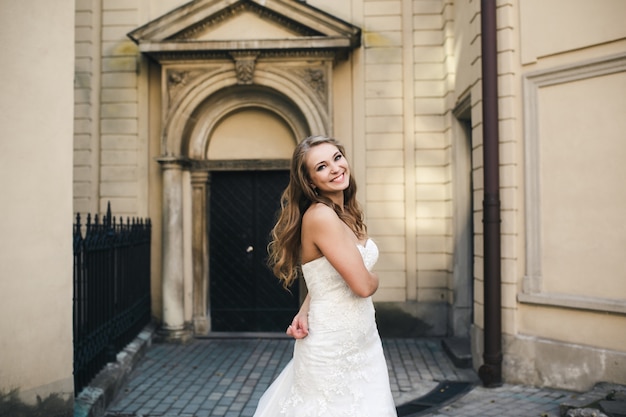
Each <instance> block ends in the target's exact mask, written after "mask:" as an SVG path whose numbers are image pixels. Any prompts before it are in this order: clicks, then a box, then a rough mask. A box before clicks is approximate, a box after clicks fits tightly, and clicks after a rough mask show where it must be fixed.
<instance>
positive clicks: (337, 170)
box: [304, 143, 350, 198]
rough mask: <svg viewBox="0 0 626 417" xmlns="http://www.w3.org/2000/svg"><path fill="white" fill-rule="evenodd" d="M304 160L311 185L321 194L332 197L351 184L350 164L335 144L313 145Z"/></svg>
mask: <svg viewBox="0 0 626 417" xmlns="http://www.w3.org/2000/svg"><path fill="white" fill-rule="evenodd" d="M304 162H305V164H306V168H307V171H308V173H309V178H310V181H311V185H312V187H313V188H314V189H316V190H317V192H318V193H319V194H320V195H323V196H326V197H329V198H330V197H331V196H332V195H333V194H337V193H343V191H344V190H345V189H346V188H348V185H350V165H349V164H348V161H347V160H346V158H345V157H344V156H343V154H342V153H341V152H340V151H339V149H338V148H337V147H336V146H335V145H333V144H330V143H321V144H319V145H315V146H313V147H311V148H310V149H309V151H308V152H307V155H306V157H305V161H304Z"/></svg>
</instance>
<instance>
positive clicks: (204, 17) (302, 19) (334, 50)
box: [128, 0, 361, 61]
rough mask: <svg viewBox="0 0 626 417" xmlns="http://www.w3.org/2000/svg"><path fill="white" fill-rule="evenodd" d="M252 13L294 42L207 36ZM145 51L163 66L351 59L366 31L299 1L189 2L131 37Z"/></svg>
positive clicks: (214, 0) (233, 0)
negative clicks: (244, 55) (236, 57)
mask: <svg viewBox="0 0 626 417" xmlns="http://www.w3.org/2000/svg"><path fill="white" fill-rule="evenodd" d="M244 12H252V13H254V14H255V15H257V16H258V18H259V19H262V20H265V21H272V22H273V23H274V24H276V25H277V26H280V27H282V28H283V29H284V30H285V31H287V32H289V33H293V34H294V36H293V37H287V38H284V39H264V38H259V39H248V40H211V39H208V40H207V39H201V35H202V33H204V32H206V31H207V30H210V28H211V27H212V26H216V25H219V24H222V23H223V22H225V21H227V20H229V19H230V18H232V17H234V16H236V15H238V14H241V13H244ZM128 36H129V37H130V38H131V39H132V40H133V41H134V42H135V43H137V45H138V46H139V51H140V52H142V53H144V54H146V55H148V56H151V57H152V58H154V59H156V60H157V61H173V60H197V59H223V58H226V57H228V56H229V55H232V53H235V52H237V51H258V52H259V53H260V55H259V58H263V57H268V56H273V57H285V56H287V57H299V56H328V57H331V58H332V59H345V58H346V57H347V56H348V54H349V52H350V51H351V50H352V49H355V48H358V47H360V45H361V30H360V29H359V28H358V27H356V26H353V25H351V24H349V23H347V22H344V21H342V20H341V19H337V18H335V17H333V16H331V15H329V14H327V13H324V12H322V11H320V10H318V9H316V8H314V7H312V6H310V5H307V4H306V3H302V2H299V1H295V0H238V1H235V0H219V1H218V0H205V1H195V2H191V3H188V4H186V5H184V6H181V7H180V8H178V9H176V10H173V11H172V12H170V13H168V14H166V15H164V16H161V17H160V18H158V19H155V20H153V21H152V22H149V23H148V24H146V25H144V26H142V27H140V28H138V29H136V30H134V31H132V32H130V33H129V34H128Z"/></svg>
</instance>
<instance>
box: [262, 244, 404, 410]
mask: <svg viewBox="0 0 626 417" xmlns="http://www.w3.org/2000/svg"><path fill="white" fill-rule="evenodd" d="M358 247H359V250H360V252H361V255H362V256H363V261H364V263H365V266H366V267H367V268H368V269H370V270H371V269H372V267H373V266H374V264H375V263H376V261H377V260H378V248H377V247H376V244H375V243H374V242H373V241H372V240H367V242H366V243H365V246H362V245H358ZM302 272H303V274H304V279H305V281H306V284H307V287H308V290H309V294H310V296H311V304H310V309H309V334H308V336H307V337H305V338H304V339H299V340H296V342H295V347H294V353H293V358H292V360H291V361H290V362H289V363H288V364H287V366H286V367H285V369H283V371H282V372H281V373H280V375H279V376H278V377H277V378H276V380H275V381H274V382H273V383H272V385H271V386H270V387H269V388H268V389H267V391H266V392H265V393H264V394H263V396H262V397H261V399H260V400H259V404H258V406H257V409H256V412H255V414H254V417H281V416H283V417H321V416H323V417H396V416H397V414H396V409H395V406H394V403H393V397H392V395H391V389H390V387H389V375H388V373H387V364H386V362H385V357H384V354H383V348H382V344H381V341H380V336H379V335H378V329H377V327H376V321H375V317H374V315H375V312H374V305H373V303H372V299H371V298H370V297H367V298H362V297H359V296H357V295H355V294H354V293H353V292H352V291H351V290H350V288H349V287H348V285H347V284H346V283H345V281H344V280H343V278H341V276H340V275H339V273H338V272H337V271H336V270H335V269H334V268H333V267H332V265H331V264H330V263H329V262H328V260H326V258H324V257H322V258H318V259H315V260H313V261H311V262H308V263H306V264H304V265H302Z"/></svg>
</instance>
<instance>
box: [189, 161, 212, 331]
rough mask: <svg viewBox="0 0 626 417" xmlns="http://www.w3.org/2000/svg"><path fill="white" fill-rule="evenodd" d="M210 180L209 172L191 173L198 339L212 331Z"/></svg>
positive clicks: (194, 299)
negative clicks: (209, 312)
mask: <svg viewBox="0 0 626 417" xmlns="http://www.w3.org/2000/svg"><path fill="white" fill-rule="evenodd" d="M210 180H211V174H210V173H209V172H207V171H197V172H192V173H191V187H192V191H191V199H192V210H193V215H192V248H191V253H192V262H193V330H194V333H195V334H196V335H206V334H208V333H209V331H210V330H211V327H210V326H211V321H210V319H209V317H208V303H207V296H208V274H209V251H208V228H207V184H208V183H209V182H210Z"/></svg>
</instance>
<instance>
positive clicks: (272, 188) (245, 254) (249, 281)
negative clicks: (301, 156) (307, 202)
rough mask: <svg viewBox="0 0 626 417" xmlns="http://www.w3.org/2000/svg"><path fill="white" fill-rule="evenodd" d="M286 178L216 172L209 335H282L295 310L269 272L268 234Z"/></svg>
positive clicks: (294, 301)
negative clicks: (212, 332)
mask: <svg viewBox="0 0 626 417" xmlns="http://www.w3.org/2000/svg"><path fill="white" fill-rule="evenodd" d="M288 181H289V172H288V171H284V170H276V171H214V172H212V173H211V191H210V204H209V205H208V206H209V207H210V213H208V215H209V222H210V228H209V230H210V234H209V246H210V250H209V253H210V262H209V266H210V267H209V269H210V271H209V274H210V277H211V279H210V280H209V283H210V284H209V285H210V287H209V297H210V306H211V328H212V331H218V332H220V331H222V332H283V331H285V329H286V328H287V326H288V325H289V324H290V323H291V320H292V319H293V316H294V315H295V314H296V313H297V311H298V308H299V288H298V283H297V282H296V283H295V284H294V286H293V287H292V288H291V293H290V292H288V291H286V290H285V289H284V288H283V287H282V285H281V284H280V283H279V281H278V279H277V278H276V277H275V276H274V274H273V273H272V272H271V270H270V269H269V268H268V267H267V244H268V243H269V233H270V231H271V228H272V227H273V225H274V222H275V216H276V213H277V211H278V209H279V207H280V196H281V194H282V191H283V190H284V189H285V187H286V186H287V183H288Z"/></svg>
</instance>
